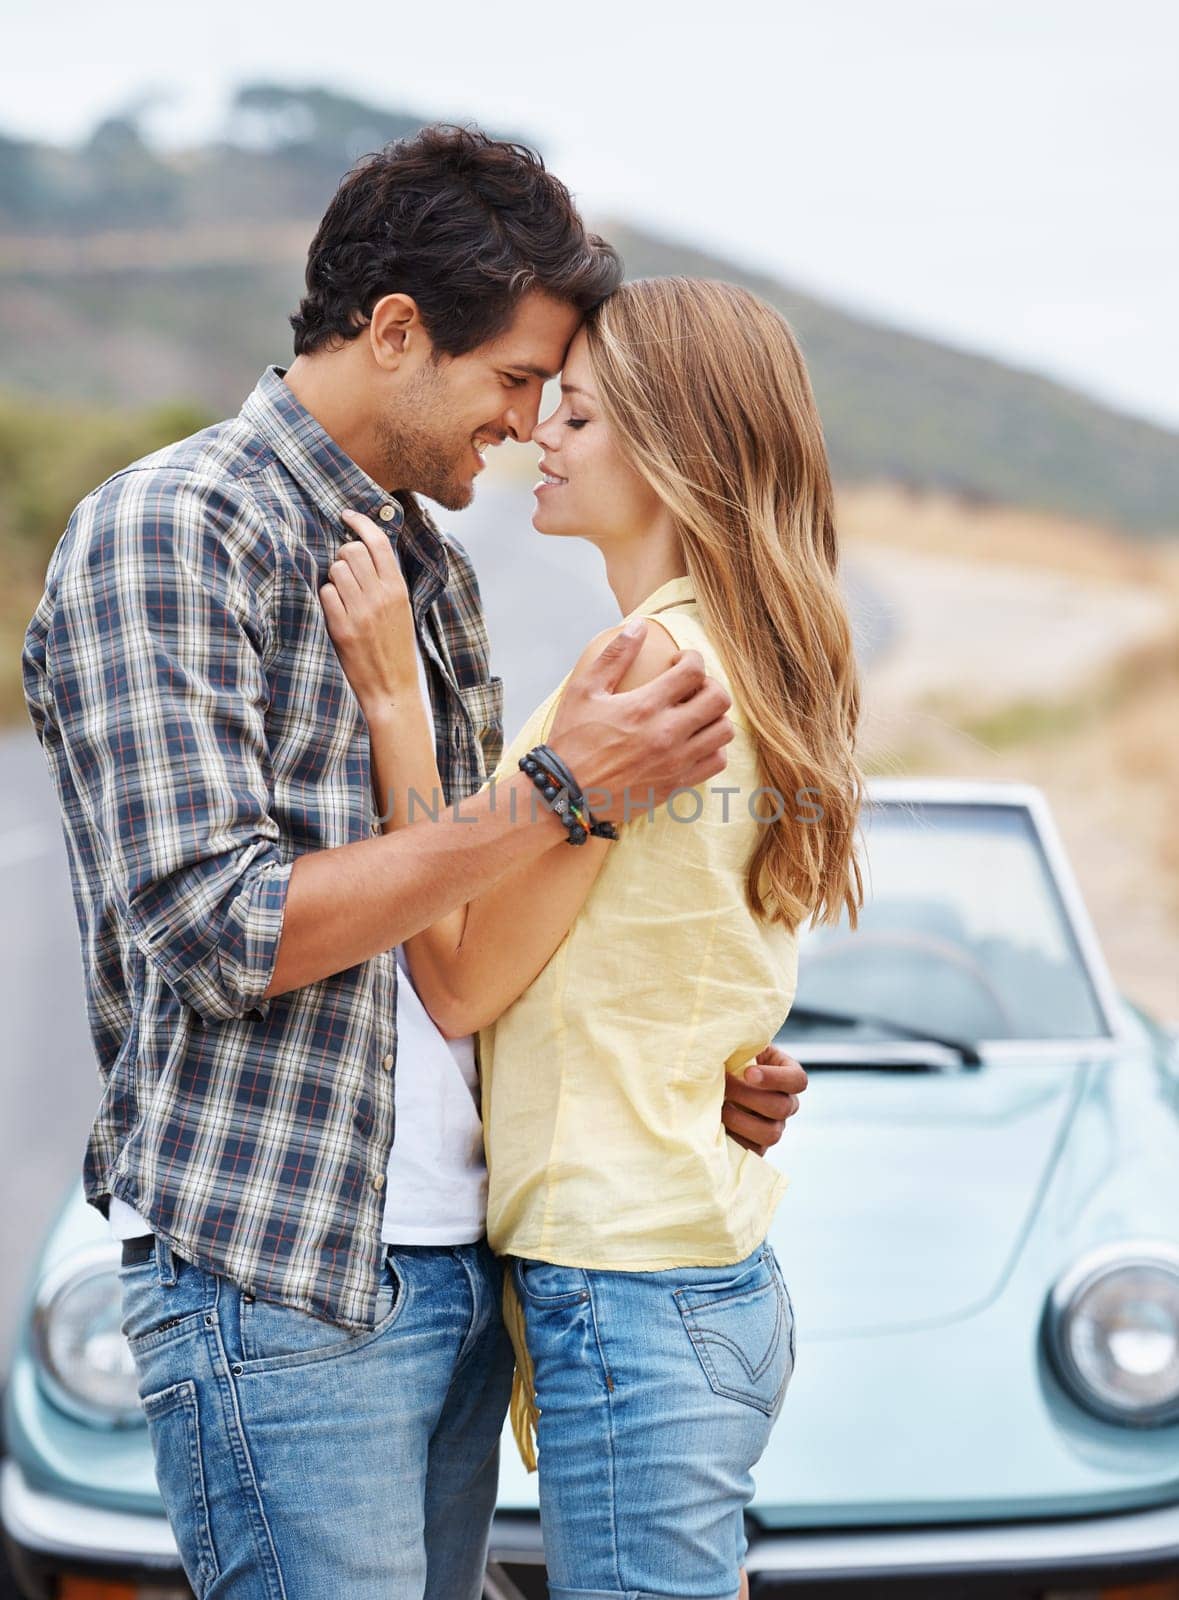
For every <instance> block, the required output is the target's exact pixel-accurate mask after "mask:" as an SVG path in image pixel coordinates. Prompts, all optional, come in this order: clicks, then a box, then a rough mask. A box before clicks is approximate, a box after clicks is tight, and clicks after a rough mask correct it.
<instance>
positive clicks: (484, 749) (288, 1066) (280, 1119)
mask: <svg viewBox="0 0 1179 1600" xmlns="http://www.w3.org/2000/svg"><path fill="white" fill-rule="evenodd" d="M349 507H351V508H353V509H355V510H359V511H364V512H367V513H368V515H370V516H372V517H375V518H377V519H379V520H380V521H381V522H382V523H383V524H384V525H385V526H386V527H387V529H388V531H389V533H390V536H391V537H394V538H395V539H396V541H397V548H398V553H399V556H400V558H401V562H402V566H403V570H404V571H405V575H406V580H407V583H408V586H409V589H410V593H411V595H412V598H413V609H414V615H415V617H416V619H417V626H418V638H419V643H420V646H421V650H422V654H423V658H424V661H425V665H426V671H427V675H428V677H429V682H430V692H431V697H432V700H433V704H434V710H435V727H436V733H437V754H438V765H439V770H440V773H441V776H442V783H443V787H444V790H445V791H446V797H447V799H448V801H454V800H458V799H462V798H464V797H465V796H466V795H468V794H470V793H472V792H473V791H474V790H476V789H477V788H478V787H479V786H480V784H481V783H482V782H483V780H484V777H485V775H486V773H487V772H489V771H490V770H491V769H492V768H493V766H494V764H495V763H496V761H498V759H499V754H500V748H501V745H502V741H503V729H502V703H503V690H502V684H501V682H500V680H499V679H498V678H493V677H491V676H490V675H489V664H488V647H487V635H486V630H485V628H484V623H483V617H482V612H481V608H480V600H479V590H478V585H477V583H476V581H475V575H474V572H473V571H472V568H471V565H470V562H469V560H468V558H467V556H466V554H465V553H464V551H463V550H462V548H461V546H459V545H458V544H457V543H456V542H455V541H454V540H453V539H451V538H449V537H448V536H445V535H443V534H441V533H439V532H438V531H437V529H435V527H434V526H433V524H432V523H431V522H430V521H429V519H428V518H427V517H426V515H425V513H424V512H423V511H422V510H421V508H420V507H419V506H418V505H417V503H416V502H415V500H414V498H413V496H412V495H407V494H403V495H401V496H400V500H395V499H394V498H393V497H392V496H391V495H389V494H386V493H385V491H384V490H382V489H381V488H380V487H379V486H378V485H377V484H376V483H374V482H373V480H372V479H371V478H369V477H368V476H367V474H365V473H364V472H362V471H361V470H360V468H359V467H358V466H357V465H356V464H355V462H353V461H352V460H350V459H349V457H348V456H346V455H345V454H344V453H343V452H342V451H341V450H340V449H339V447H338V446H337V445H336V444H335V443H333V441H332V440H331V439H330V438H329V437H328V435H327V434H326V433H325V432H324V430H323V429H322V428H321V427H320V426H319V424H318V423H317V422H316V421H315V419H314V418H313V417H312V416H311V415H310V414H309V413H308V412H307V411H306V410H305V409H304V408H303V407H302V406H301V405H300V404H299V402H298V401H297V400H296V399H295V396H294V395H293V393H292V392H291V390H290V389H288V388H287V386H286V384H285V383H284V382H283V373H282V371H281V370H280V369H279V368H277V367H271V368H269V369H268V370H267V372H265V373H264V374H263V376H262V378H261V379H260V381H259V383H258V385H257V387H256V388H255V389H254V392H253V393H252V394H251V395H250V397H249V399H248V400H247V401H246V403H245V405H244V406H243V407H242V409H241V411H240V413H239V414H238V416H237V417H235V418H233V419H231V420H229V421H226V422H222V423H218V424H217V425H216V426H215V427H212V428H208V429H206V430H205V431H204V432H202V433H198V434H195V435H194V436H193V437H192V438H189V439H184V440H181V441H180V443H178V444H175V445H171V446H169V447H168V448H167V449H165V450H161V451H158V452H157V453H156V454H154V455H151V456H147V457H145V458H144V459H143V460H142V461H138V462H136V463H134V465H132V466H130V467H128V468H127V469H126V471H124V472H119V473H116V474H115V476H114V477H112V478H110V479H108V481H107V482H106V483H104V484H102V485H101V486H100V487H99V488H97V489H95V490H94V492H93V493H92V494H90V495H88V496H87V497H86V499H85V500H83V501H82V503H81V504H80V505H79V506H78V507H77V509H76V510H75V512H74V514H73V516H72V517H71V518H70V521H69V525H68V526H67V528H66V530H65V533H64V534H63V535H62V538H61V540H60V541H59V542H58V545H57V548H56V549H55V551H54V553H53V556H52V558H51V560H50V563H49V569H48V572H47V575H46V583H45V592H44V594H43V596H42V598H41V601H40V603H39V605H38V606H37V610H36V612H35V613H34V616H33V619H32V621H31V622H30V624H29V628H28V631H27V634H26V637H25V647H24V654H23V657H22V668H23V672H24V684H25V694H26V699H27V702H28V707H29V713H30V716H31V717H32V721H33V725H34V728H35V730H36V733H37V737H38V739H39V740H40V742H41V745H42V747H43V749H44V751H45V754H46V757H47V760H48V762H49V767H50V771H51V774H52V777H53V780H54V783H55V785H56V787H57V792H58V796H59V798H60V802H61V809H62V818H63V827H64V832H65V840H66V846H67V851H68V856H69V865H70V877H71V883H72V887H73V894H74V904H75V909H76V911H77V917H78V925H79V932H80V936H81V947H82V959H83V966H84V972H85V985H86V1000H87V1014H88V1018H89V1023H90V1029H91V1033H92V1036H93V1039H94V1044H95V1049H96V1052H97V1056H98V1066H99V1072H100V1075H101V1078H102V1080H103V1095H102V1102H101V1105H100V1108H99V1111H98V1116H97V1118H96V1120H95V1123H94V1126H93V1129H92V1131H91V1135H90V1140H89V1143H88V1146H87V1151H86V1160H85V1172H84V1179H85V1191H86V1197H87V1199H88V1200H89V1201H90V1202H91V1203H92V1204H93V1205H95V1206H96V1207H97V1208H98V1209H99V1210H100V1211H102V1212H103V1213H104V1214H105V1213H106V1211H107V1209H108V1205H109V1201H108V1196H110V1195H112V1194H114V1195H118V1196H119V1197H120V1199H122V1200H125V1201H126V1202H127V1203H128V1204H129V1205H130V1206H132V1207H133V1208H134V1209H135V1210H136V1211H138V1212H139V1213H140V1214H141V1215H142V1216H143V1217H145V1218H146V1219H147V1220H148V1222H149V1223H150V1224H151V1226H152V1228H153V1229H154V1230H155V1231H156V1232H158V1233H159V1234H161V1235H162V1236H163V1237H164V1238H166V1239H167V1240H168V1241H169V1242H170V1243H171V1244H173V1245H174V1246H175V1248H176V1250H177V1251H178V1252H179V1254H180V1255H182V1256H183V1257H185V1258H186V1259H188V1260H190V1261H194V1262H196V1263H198V1264H199V1265H200V1266H203V1267H205V1268H206V1269H208V1270H210V1271H213V1272H218V1273H221V1274H223V1275H224V1276H226V1277H228V1278H230V1279H232V1280H233V1281H234V1282H235V1283H237V1284H238V1285H240V1286H241V1287H242V1288H243V1289H244V1290H245V1291H246V1292H247V1293H250V1294H255V1295H258V1296H262V1297H264V1298H267V1299H273V1300H278V1301H281V1302H283V1303H284V1304H286V1305H290V1306H294V1307H298V1308H300V1309H302V1310H305V1311H309V1312H312V1313H315V1314H318V1315H320V1316H324V1317H327V1318H328V1319H329V1320H331V1321H334V1322H337V1323H340V1324H342V1325H344V1326H348V1327H352V1328H357V1329H361V1328H369V1327H371V1326H372V1325H373V1323H374V1318H375V1308H376V1299H377V1291H378V1285H379V1268H380V1260H381V1239H380V1235H381V1220H382V1211H383V1202H384V1194H383V1192H382V1191H383V1187H384V1177H385V1168H386V1165H387V1162H388V1157H389V1151H390V1148H391V1146H392V1142H393V1120H394V1117H393V1084H394V1072H393V1070H392V1069H393V1066H394V1062H395V1058H396V1049H397V1039H396V993H397V964H396V959H395V954H394V952H393V951H392V950H388V951H385V952H382V953H381V954H379V955H377V956H375V957H373V958H372V959H371V960H369V961H365V962H362V963H360V964H359V965H358V966H354V967H350V968H348V970H347V971H344V972H339V973H336V974H335V975H334V976H332V977H329V978H324V979H322V980H321V981H319V982H318V983H312V984H308V985H307V986H306V987H305V988H302V989H297V990H293V991H291V992H289V993H287V994H283V995H279V996H277V997H276V998H273V999H271V1000H264V999H263V998H262V995H263V992H264V990H265V989H266V986H267V984H268V983H269V981H270V978H271V975H272V973H273V970H274V963H275V958H276V953H277V949H278V942H279V936H280V933H281V930H282V921H283V911H284V907H285V903H286V894H287V888H288V884H289V881H290V874H291V866H292V863H293V862H294V860H295V857H296V856H299V855H302V854H303V853H304V852H306V851H311V850H328V849H332V848H333V847H335V846H337V845H343V844H350V843H353V842H355V841H356V840H359V839H365V838H368V837H370V836H371V835H372V834H374V833H379V832H380V824H379V822H378V821H377V820H376V811H377V809H378V808H374V805H373V791H372V782H371V775H370V765H369V761H370V757H369V742H368V730H367V726H366V723H365V720H364V717H363V715H362V713H361V711H360V707H359V705H358V704H357V701H356V697H355V696H354V695H353V693H352V690H351V688H350V686H349V684H348V681H347V679H346V677H345V675H344V672H343V669H342V667H341V665H340V662H339V658H338V657H337V655H336V651H335V648H334V646H333V645H332V642H331V639H330V637H329V635H328V633H327V629H326V627H325V625H324V619H323V613H322V609H321V606H320V601H319V587H320V585H321V584H323V583H325V582H326V581H327V569H328V566H329V565H330V563H331V562H332V561H333V560H334V559H335V557H336V554H337V552H338V549H339V546H340V543H341V542H342V540H343V539H344V538H345V537H346V536H347V533H348V530H347V528H346V526H345V524H343V523H342V522H341V521H340V512H341V511H342V510H344V509H346V508H349Z"/></svg>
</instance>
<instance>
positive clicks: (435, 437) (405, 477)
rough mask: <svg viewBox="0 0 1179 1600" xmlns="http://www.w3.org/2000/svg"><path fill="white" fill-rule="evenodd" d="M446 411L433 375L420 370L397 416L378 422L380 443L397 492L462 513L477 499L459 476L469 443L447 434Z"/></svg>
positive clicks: (465, 478)
mask: <svg viewBox="0 0 1179 1600" xmlns="http://www.w3.org/2000/svg"><path fill="white" fill-rule="evenodd" d="M445 411H446V406H445V387H444V385H443V383H442V380H441V378H440V376H438V374H437V369H436V368H434V369H431V368H430V367H429V366H427V367H423V368H422V369H421V371H419V372H418V374H417V375H416V377H415V378H414V381H413V384H412V386H411V387H410V388H409V389H408V390H407V391H406V394H405V396H404V399H403V401H402V403H401V405H400V406H399V407H398V410H397V413H396V415H395V416H389V415H386V416H383V417H381V418H380V420H379V422H378V426H377V435H378V442H379V444H380V448H381V453H382V454H383V456H384V457H385V460H386V462H387V463H388V466H387V473H388V476H389V478H390V481H394V480H395V481H396V485H397V487H398V488H399V489H405V490H408V491H409V492H410V493H412V494H421V495H425V496H426V498H427V499H428V500H434V501H436V502H437V503H438V505H440V506H444V507H445V508H446V510H447V511H461V510H462V509H463V508H464V507H465V506H469V505H470V503H471V501H472V500H473V499H474V494H475V486H474V482H473V480H472V479H471V478H470V477H469V476H465V475H463V476H460V474H459V471H458V463H459V461H460V460H461V458H462V457H463V456H464V455H465V454H466V452H467V450H468V449H469V448H470V440H469V439H464V440H462V441H461V442H460V441H458V440H456V439H454V438H453V437H452V436H451V435H450V434H449V433H448V431H447V429H446V427H445Z"/></svg>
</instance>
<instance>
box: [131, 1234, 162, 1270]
mask: <svg viewBox="0 0 1179 1600" xmlns="http://www.w3.org/2000/svg"><path fill="white" fill-rule="evenodd" d="M155 1249H156V1236H155V1234H154V1233H142V1234H140V1236H139V1237H138V1239H124V1240H123V1265H124V1266H125V1267H136V1266H138V1265H139V1263H140V1262H141V1261H150V1260H151V1258H152V1256H153V1255H154V1254H155Z"/></svg>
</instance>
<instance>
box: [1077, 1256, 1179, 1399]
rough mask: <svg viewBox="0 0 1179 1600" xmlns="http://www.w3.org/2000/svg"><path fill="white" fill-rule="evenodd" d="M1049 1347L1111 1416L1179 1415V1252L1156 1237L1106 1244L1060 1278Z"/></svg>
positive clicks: (1082, 1392)
mask: <svg viewBox="0 0 1179 1600" xmlns="http://www.w3.org/2000/svg"><path fill="white" fill-rule="evenodd" d="M1045 1324H1046V1333H1047V1339H1048V1348H1049V1351H1050V1353H1051V1356H1052V1360H1053V1364H1054V1366H1055V1367H1056V1370H1057V1372H1058V1373H1059V1375H1060V1377H1061V1379H1062V1381H1063V1382H1064V1384H1065V1386H1066V1387H1067V1388H1068V1390H1069V1391H1070V1393H1071V1394H1072V1395H1073V1396H1074V1397H1075V1398H1076V1399H1077V1400H1078V1401H1080V1403H1081V1404H1082V1405H1083V1406H1084V1407H1085V1408H1086V1409H1087V1410H1089V1411H1091V1412H1093V1413H1094V1414H1095V1415H1096V1416H1099V1417H1102V1418H1104V1419H1105V1420H1107V1421H1110V1422H1122V1423H1129V1424H1137V1425H1138V1426H1141V1427H1151V1426H1158V1425H1161V1424H1163V1423H1168V1422H1175V1421H1179V1250H1176V1249H1175V1248H1174V1247H1173V1246H1171V1245H1168V1244H1162V1243H1158V1242H1156V1241H1154V1240H1149V1239H1148V1240H1139V1239H1133V1240H1127V1241H1125V1242H1122V1243H1118V1244H1109V1245H1103V1246H1102V1247H1101V1248H1100V1249H1097V1250H1093V1251H1091V1252H1090V1253H1089V1254H1087V1255H1085V1256H1083V1257H1082V1258H1081V1259H1080V1260H1079V1261H1078V1262H1077V1263H1076V1265H1075V1266H1074V1267H1072V1268H1071V1269H1070V1270H1069V1271H1068V1272H1066V1273H1065V1274H1064V1275H1063V1276H1062V1277H1061V1278H1060V1280H1059V1281H1058V1283H1057V1284H1056V1287H1055V1288H1054V1289H1053V1290H1052V1293H1051V1294H1050V1296H1049V1298H1048V1305H1047V1308H1046V1319H1045Z"/></svg>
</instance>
